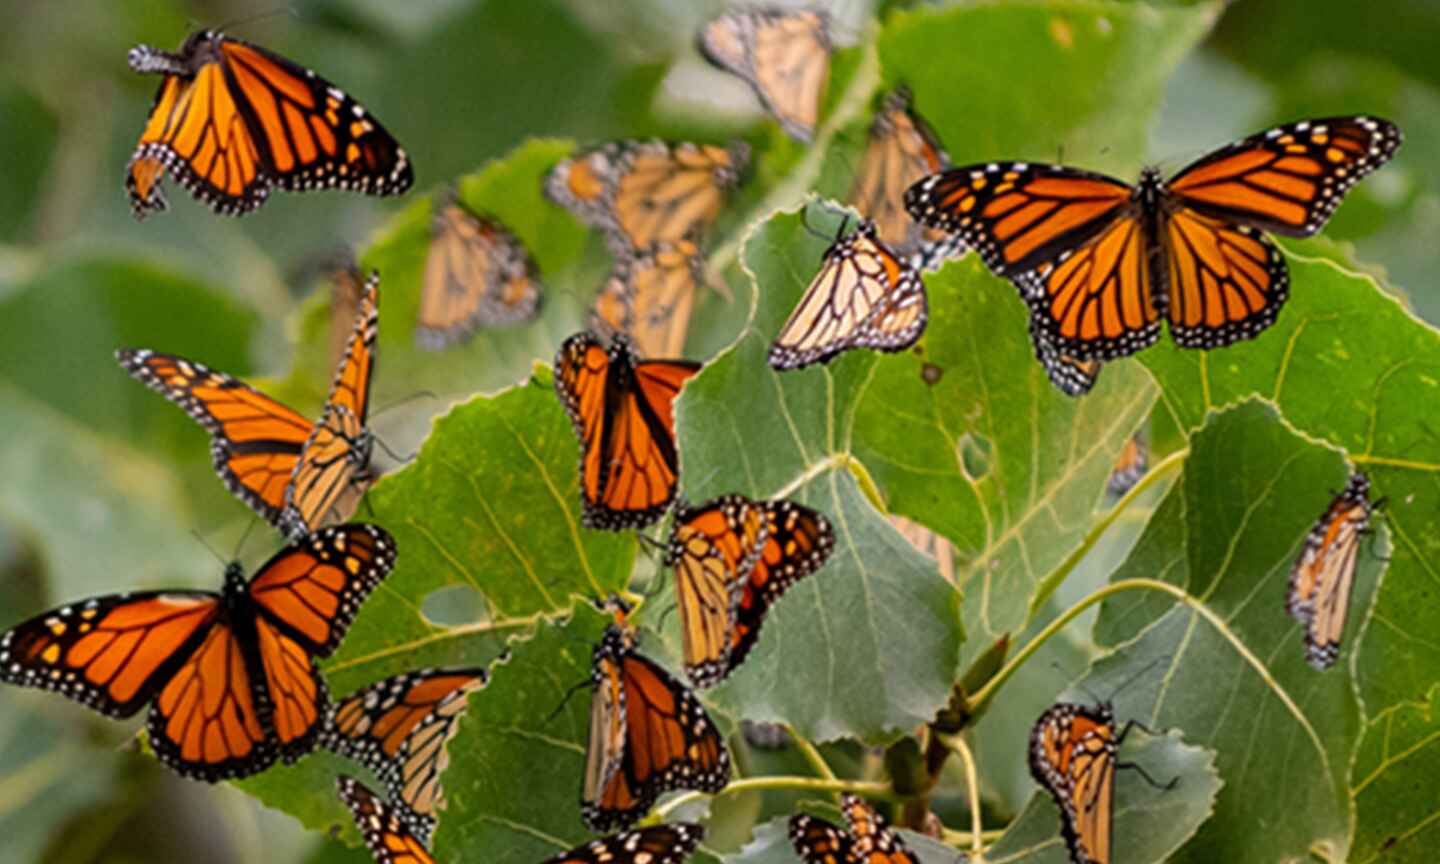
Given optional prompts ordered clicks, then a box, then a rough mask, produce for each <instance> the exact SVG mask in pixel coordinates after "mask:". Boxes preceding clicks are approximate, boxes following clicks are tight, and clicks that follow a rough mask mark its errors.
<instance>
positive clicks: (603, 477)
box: [555, 331, 700, 531]
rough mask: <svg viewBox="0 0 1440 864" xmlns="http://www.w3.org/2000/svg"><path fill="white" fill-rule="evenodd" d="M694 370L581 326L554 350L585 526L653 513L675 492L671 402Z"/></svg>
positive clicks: (631, 523)
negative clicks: (576, 450)
mask: <svg viewBox="0 0 1440 864" xmlns="http://www.w3.org/2000/svg"><path fill="white" fill-rule="evenodd" d="M698 371H700V364H699V363H693V362H690V361H688V360H640V359H637V358H636V356H635V352H634V349H632V348H631V346H630V341H629V340H628V339H627V338H625V337H624V336H618V335H617V336H615V337H614V338H613V339H611V340H610V347H609V348H608V349H607V348H606V347H605V346H604V344H603V343H602V342H601V341H600V339H599V338H597V337H596V336H595V335H594V334H592V333H589V332H586V331H582V332H580V333H576V334H575V335H574V336H571V337H570V338H569V339H566V340H565V342H564V343H563V344H562V345H561V346H560V350H559V352H557V353H556V355H555V393H556V394H557V395H558V396H559V397H560V404H561V405H563V406H565V412H566V413H567V414H569V415H570V421H571V423H572V424H573V425H574V427H575V434H576V435H577V436H578V437H579V438H580V503H581V505H582V510H583V513H582V521H583V522H584V524H585V526H586V527H588V528H599V529H603V530H607V531H623V530H625V529H626V528H643V527H645V526H646V525H649V524H651V523H652V522H654V521H655V520H657V519H659V518H660V517H661V516H662V515H664V513H665V509H666V508H667V507H669V506H670V502H671V501H672V500H673V499H674V497H675V487H676V485H677V484H678V483H679V479H680V477H679V471H680V457H679V454H678V452H677V451H676V449H675V413H674V405H673V403H674V401H675V397H676V396H677V395H678V394H679V392H680V388H681V387H683V386H684V385H685V382H686V381H688V380H689V379H690V378H691V376H693V375H694V374H695V373H696V372H698Z"/></svg>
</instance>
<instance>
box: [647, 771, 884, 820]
mask: <svg viewBox="0 0 1440 864" xmlns="http://www.w3.org/2000/svg"><path fill="white" fill-rule="evenodd" d="M766 789H800V790H804V791H811V792H858V793H862V794H865V795H868V796H870V797H872V798H893V797H894V792H893V791H892V790H891V789H890V784H889V783H885V782H883V781H869V780H817V779H815V778H814V777H793V776H786V775H781V776H776V777H746V778H745V779H744V780H736V781H735V782H734V783H731V784H730V785H728V786H726V787H725V788H724V789H721V790H720V791H719V792H716V793H715V797H719V796H721V795H729V794H730V793H732V792H760V791H764V790H766ZM709 794H710V793H708V792H686V793H685V794H684V795H681V796H680V797H678V798H674V799H672V800H670V801H667V802H665V803H664V804H662V805H660V806H659V807H656V808H655V810H654V812H653V814H652V816H651V819H653V820H654V821H657V822H663V821H664V820H665V818H666V817H667V816H669V815H670V814H671V813H674V812H675V811H676V810H678V809H680V808H681V807H684V806H685V805H686V804H689V803H691V802H692V801H698V800H700V799H701V798H706V797H709ZM647 821H648V820H647Z"/></svg>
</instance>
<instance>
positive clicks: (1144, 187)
mask: <svg viewBox="0 0 1440 864" xmlns="http://www.w3.org/2000/svg"><path fill="white" fill-rule="evenodd" d="M1400 139H1401V136H1400V131H1399V129H1397V128H1396V127H1395V126H1394V125H1393V124H1391V123H1389V122H1387V121H1385V120H1381V119H1378V118H1373V117H1365V116H1356V117H1332V118H1327V119H1322V120H1306V121H1300V122H1298V123H1293V124H1289V125H1285V126H1279V127H1275V128H1274V129H1270V130H1267V131H1265V132H1262V133H1259V134H1257V135H1253V136H1251V137H1249V138H1246V139H1244V140H1242V141H1238V142H1235V143H1234V144H1231V145H1228V146H1226V147H1222V148H1221V149H1219V150H1216V151H1215V152H1213V153H1211V154H1209V155H1207V156H1205V157H1202V158H1201V159H1199V160H1197V161H1195V162H1194V163H1192V164H1190V165H1189V166H1187V167H1186V168H1184V169H1183V170H1181V171H1180V172H1179V173H1177V174H1176V175H1174V176H1173V177H1171V178H1169V179H1168V180H1165V179H1162V177H1161V174H1160V173H1159V172H1158V171H1157V170H1155V169H1153V168H1152V169H1146V170H1145V171H1144V172H1142V173H1141V176H1140V179H1139V181H1138V182H1137V183H1136V184H1135V185H1134V186H1131V185H1129V184H1126V183H1124V182H1122V181H1120V180H1116V179H1114V178H1112V177H1108V176H1106V175H1103V174H1097V173H1095V172H1091V171H1083V170H1080V169H1076V168H1069V167H1066V166H1059V165H1044V164H1038V163H1027V162H992V163H986V164H979V165H971V166H965V167H961V168H953V169H951V170H949V171H945V172H943V173H940V174H934V175H931V176H930V177H927V178H925V179H924V180H921V181H920V182H918V183H916V184H915V185H913V186H911V187H910V189H909V190H907V191H906V194H905V204H906V208H907V209H908V210H909V211H910V214H911V215H912V216H914V217H915V218H916V219H917V220H919V221H920V222H922V223H923V224H926V225H929V226H932V227H937V228H941V229H944V230H946V231H950V232H952V233H954V234H955V235H956V236H958V237H959V238H960V239H961V240H962V241H964V242H965V243H966V244H967V245H969V246H970V247H972V248H974V249H975V250H976V251H977V252H978V253H979V255H980V257H981V260H983V261H984V262H985V264H986V266H987V267H989V268H990V269H991V270H992V271H993V272H995V273H996V274H997V275H1000V276H1004V277H1006V278H1008V279H1010V280H1011V281H1012V282H1014V283H1015V285H1016V287H1017V288H1018V289H1019V291H1020V294H1021V297H1022V298H1023V299H1024V300H1025V302H1026V303H1027V304H1028V305H1029V306H1030V310H1031V317H1032V331H1034V332H1035V333H1036V334H1037V336H1036V338H1037V340H1038V339H1040V338H1043V339H1044V340H1045V342H1046V345H1044V346H1042V345H1041V344H1039V342H1038V341H1037V344H1036V353H1037V356H1041V355H1045V356H1051V355H1052V354H1053V356H1064V357H1069V358H1072V359H1073V360H1077V361H1087V360H1097V359H1098V360H1105V359H1111V358H1115V357H1123V356H1126V355H1129V354H1133V353H1135V352H1136V351H1139V350H1141V349H1143V348H1145V347H1147V346H1149V345H1151V344H1153V343H1154V342H1155V341H1156V340H1157V339H1158V338H1159V335H1160V327H1161V322H1162V320H1163V321H1164V322H1165V323H1166V324H1167V325H1168V327H1169V330H1170V334H1171V337H1172V338H1173V339H1174V341H1175V343H1176V344H1177V345H1179V346H1181V347H1184V348H1219V347H1223V346H1226V345H1230V344H1232V343H1234V342H1236V341H1239V340H1242V339H1251V338H1254V337H1255V336H1256V335H1258V334H1259V333H1260V332H1261V331H1263V330H1265V329H1266V328H1267V327H1269V326H1270V325H1271V324H1273V323H1274V321H1275V319H1276V317H1277V315H1278V314H1279V311H1280V308H1281V307H1282V306H1283V305H1284V303H1285V301H1286V299H1287V298H1288V296H1289V287H1290V280H1289V271H1288V269H1287V267H1286V264H1285V259H1284V256H1283V255H1282V254H1281V252H1280V250H1279V248H1278V247H1277V246H1276V245H1275V244H1274V243H1273V242H1272V241H1271V240H1270V239H1269V237H1267V236H1266V233H1265V232H1267V231H1268V232H1272V233H1276V234H1282V235H1285V236H1291V237H1306V236H1309V235H1311V234H1314V233H1315V232H1316V231H1318V230H1320V228H1321V227H1322V226H1323V225H1324V224H1325V221H1326V220H1327V219H1328V218H1329V216H1330V214H1331V213H1332V212H1333V211H1334V209H1335V207H1337V206H1338V205H1339V202H1340V200H1341V198H1342V197H1343V196H1344V194H1345V192H1346V191H1348V190H1349V189H1350V187H1351V186H1353V185H1354V184H1355V182H1356V181H1358V180H1359V179H1360V178H1362V177H1364V176H1365V175H1366V174H1368V173H1370V172H1371V171H1373V170H1375V169H1376V168H1377V167H1379V166H1380V165H1382V164H1384V163H1385V162H1386V161H1387V160H1388V159H1389V158H1390V157H1391V155H1393V153H1394V152H1395V149H1396V148H1397V147H1398V146H1399V144H1400ZM1042 349H1043V350H1042ZM1042 362H1045V361H1044V356H1042ZM1047 368H1048V367H1047ZM1053 377H1055V376H1054V375H1052V378H1053ZM1060 383H1061V382H1060V381H1057V384H1060ZM1062 389H1064V387H1063V385H1062ZM1067 392H1068V391H1067Z"/></svg>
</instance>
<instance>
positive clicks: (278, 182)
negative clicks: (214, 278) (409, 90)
mask: <svg viewBox="0 0 1440 864" xmlns="http://www.w3.org/2000/svg"><path fill="white" fill-rule="evenodd" d="M128 60H129V64H130V68H131V69H133V70H134V71H136V72H140V73H143V74H159V75H163V76H164V80H162V81H161V84H160V87H159V89H158V90H157V92H156V94H155V102H154V105H153V106H152V108H151V112H150V118H149V120H148V121H147V123H146V126H145V129H144V131H143V132H142V133H141V136H140V143H139V144H138V146H137V147H136V149H135V152H134V154H133V155H132V156H131V158H130V164H129V166H128V167H127V170H126V180H125V185H126V189H127V191H128V192H129V195H130V203H131V208H132V210H133V211H134V213H135V217H136V218H137V219H143V218H145V217H146V216H147V215H148V214H149V213H150V212H152V211H156V210H163V209H165V208H166V206H167V205H166V202H165V197H164V195H163V194H162V192H161V190H160V179H161V174H162V173H163V172H164V171H169V172H170V174H171V176H173V177H174V178H175V179H176V180H177V181H178V182H179V183H180V184H181V185H182V186H184V187H185V188H186V189H188V190H189V191H190V192H191V194H193V195H194V196H195V197H196V198H198V199H200V200H201V201H203V202H204V203H206V204H208V205H209V206H210V207H211V209H213V210H215V212H217V213H226V214H232V215H239V214H242V213H247V212H249V211H251V210H254V209H255V208H256V207H259V206H260V205H261V204H262V203H264V201H265V199H266V198H267V197H268V196H269V194H270V189H271V188H272V187H275V188H280V189H285V190H288V191H305V190H310V189H322V188H341V189H350V190H355V191H359V192H364V193H367V194H371V195H393V194H398V193H401V192H404V191H405V190H406V189H408V188H409V187H410V184H411V182H412V181H413V174H412V171H411V167H410V161H409V157H408V156H407V155H406V154H405V151H404V149H402V148H401V147H400V146H399V145H398V144H397V143H396V142H395V139H394V138H392V137H391V136H390V134H389V133H388V132H386V131H385V129H384V128H383V127H382V126H380V124H379V123H378V122H377V121H376V120H375V119H374V118H372V117H371V116H370V114H369V112H367V111H366V110H365V108H364V107H363V106H361V105H360V104H359V103H358V102H356V101H355V100H354V99H352V98H350V97H349V96H348V95H346V94H345V92H344V91H343V90H341V89H340V88H338V87H336V86H335V85H333V84H331V83H330V82H328V81H326V80H325V79H323V78H321V77H320V76H318V75H316V74H315V73H314V72H313V71H311V70H309V69H305V68H304V67H301V66H299V65H297V64H295V63H293V62H291V61H289V60H287V59H285V58H283V57H281V56H279V55H277V54H275V53H273V52H271V51H268V50H266V49H264V48H261V47H260V46H258V45H252V44H250V43H248V42H243V41H241V40H238V39H234V38H231V37H228V36H225V35H224V34H222V33H217V32H214V31H208V30H202V31H198V32H196V33H193V34H191V35H190V36H189V37H188V38H187V39H186V40H185V42H184V44H182V45H181V46H180V50H179V52H177V53H173V54H172V53H170V52H167V51H161V50H159V49H156V48H152V47H150V46H148V45H140V46H137V47H136V48H133V49H131V51H130V53H129V57H128Z"/></svg>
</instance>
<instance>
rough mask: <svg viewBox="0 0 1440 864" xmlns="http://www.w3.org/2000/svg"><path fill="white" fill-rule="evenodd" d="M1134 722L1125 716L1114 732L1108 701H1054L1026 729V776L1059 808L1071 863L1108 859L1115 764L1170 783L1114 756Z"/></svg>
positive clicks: (1107, 863) (1110, 854)
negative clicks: (1028, 764)
mask: <svg viewBox="0 0 1440 864" xmlns="http://www.w3.org/2000/svg"><path fill="white" fill-rule="evenodd" d="M1137 727H1138V728H1140V729H1144V728H1145V727H1144V726H1141V725H1140V724H1139V723H1137V722H1135V721H1133V720H1131V721H1130V722H1128V723H1126V724H1125V727H1124V728H1123V729H1121V730H1120V731H1119V732H1118V733H1117V732H1116V730H1115V714H1114V711H1113V710H1112V709H1111V707H1110V704H1109V703H1108V702H1102V703H1100V704H1098V705H1093V706H1092V705H1077V704H1074V703H1070V702H1057V703H1056V704H1055V705H1052V706H1051V707H1050V708H1049V709H1048V710H1046V712H1045V713H1044V714H1041V715H1040V719H1039V720H1037V721H1035V726H1034V727H1033V728H1032V729H1031V730H1030V776H1031V777H1034V778H1035V782H1036V783H1039V784H1040V785H1041V786H1043V787H1044V788H1045V791H1046V792H1049V793H1050V797H1052V798H1054V799H1055V804H1056V805H1057V806H1058V807H1059V808H1060V833H1061V835H1062V836H1063V837H1064V838H1065V846H1066V848H1067V849H1069V850H1070V860H1071V862H1073V864H1111V862H1112V861H1113V860H1114V855H1113V848H1112V844H1111V833H1112V829H1113V828H1114V820H1115V771H1116V769H1119V768H1133V769H1135V770H1136V771H1138V772H1139V773H1140V775H1141V776H1142V777H1144V778H1145V779H1146V781H1148V782H1149V783H1150V784H1151V785H1153V786H1157V787H1160V788H1166V789H1168V788H1171V787H1173V786H1174V785H1175V782H1176V780H1171V781H1170V783H1168V784H1162V783H1157V782H1156V781H1155V780H1153V779H1152V778H1151V777H1150V775H1149V774H1147V773H1145V769H1143V768H1141V767H1140V766H1139V765H1135V764H1133V763H1130V762H1120V761H1118V754H1119V751H1120V745H1121V744H1122V743H1123V742H1124V741H1125V738H1126V736H1128V735H1129V733H1130V730H1131V729H1132V728H1137ZM1147 731H1148V730H1147ZM1176 779H1178V778H1176Z"/></svg>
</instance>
